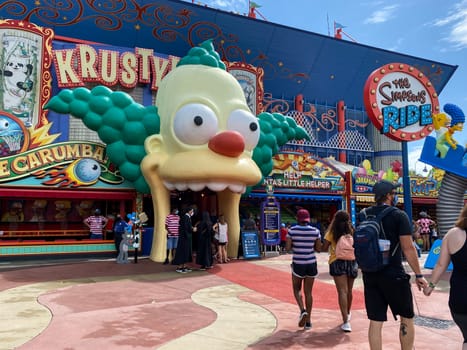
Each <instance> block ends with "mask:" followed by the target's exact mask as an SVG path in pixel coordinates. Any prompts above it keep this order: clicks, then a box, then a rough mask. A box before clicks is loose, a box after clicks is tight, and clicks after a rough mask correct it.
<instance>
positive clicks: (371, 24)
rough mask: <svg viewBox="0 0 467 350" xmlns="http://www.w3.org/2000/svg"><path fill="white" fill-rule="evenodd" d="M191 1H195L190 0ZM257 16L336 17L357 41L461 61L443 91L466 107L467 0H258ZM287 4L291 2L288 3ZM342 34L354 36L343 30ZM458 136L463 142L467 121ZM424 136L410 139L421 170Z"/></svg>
mask: <svg viewBox="0 0 467 350" xmlns="http://www.w3.org/2000/svg"><path fill="white" fill-rule="evenodd" d="M187 2H191V1H190V0H189V1H187ZM195 3H197V4H203V5H208V6H210V7H213V8H217V9H221V10H226V11H232V12H236V13H239V14H247V13H248V3H249V2H248V0H203V1H195ZM255 3H257V4H258V5H260V6H261V7H259V8H258V11H259V14H260V15H257V18H258V19H259V20H263V19H262V18H261V15H262V16H263V17H264V18H265V20H267V21H268V22H272V23H279V24H282V25H286V26H290V27H295V28H299V29H303V30H306V31H310V32H314V33H319V34H324V35H327V34H328V33H329V34H330V35H333V23H334V21H335V22H338V23H340V24H342V25H344V26H345V28H344V32H345V33H347V34H348V35H349V36H350V37H351V38H353V39H354V40H355V41H356V42H358V43H361V44H365V45H370V46H373V47H378V48H382V49H386V50H391V51H396V52H400V53H403V54H407V55H412V56H417V57H422V58H425V59H429V60H433V61H438V62H442V63H447V64H451V65H457V66H459V67H458V68H457V70H456V72H455V73H454V75H453V77H452V78H451V80H450V81H449V82H448V84H447V85H446V86H445V88H444V89H443V91H442V92H441V93H440V96H439V103H440V106H441V107H442V106H443V105H444V104H445V103H454V104H456V105H458V106H459V107H460V108H461V109H462V110H463V111H464V113H467V0H444V1H439V0H405V1H393V2H387V1H369V0H363V1H348V0H328V1H317V0H287V1H283V0H255ZM285 4H287V5H285ZM343 39H344V40H351V39H350V38H348V37H346V36H345V35H344V37H343ZM454 138H455V139H456V140H457V141H458V142H459V143H460V144H462V145H464V146H465V144H466V142H467V125H466V126H465V127H464V130H463V132H462V133H456V134H454ZM422 147H423V141H421V142H420V141H419V142H411V143H409V152H410V155H409V167H410V168H411V169H413V168H414V167H415V166H416V168H417V171H421V169H423V167H424V164H423V163H421V162H417V159H418V156H419V154H420V151H421V148H422Z"/></svg>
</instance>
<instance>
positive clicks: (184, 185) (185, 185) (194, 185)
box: [164, 181, 246, 194]
mask: <svg viewBox="0 0 467 350" xmlns="http://www.w3.org/2000/svg"><path fill="white" fill-rule="evenodd" d="M164 185H165V187H166V188H167V189H168V190H170V191H172V190H178V191H186V190H192V191H195V192H197V191H201V190H203V189H204V188H206V187H207V188H208V189H210V190H211V191H214V192H220V191H224V190H225V189H229V190H230V191H231V192H233V193H240V194H242V193H244V192H245V190H246V185H245V184H241V183H225V182H215V181H210V182H183V181H180V182H175V183H173V182H167V181H164Z"/></svg>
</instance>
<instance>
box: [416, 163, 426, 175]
mask: <svg viewBox="0 0 467 350" xmlns="http://www.w3.org/2000/svg"><path fill="white" fill-rule="evenodd" d="M418 162H421V161H420V160H417V161H416V162H415V169H414V170H415V174H416V175H418V171H417V164H418ZM421 163H423V162H421ZM423 164H424V167H423V169H422V170H421V171H422V172H423V176H426V175H427V173H428V168H427V166H426V163H423Z"/></svg>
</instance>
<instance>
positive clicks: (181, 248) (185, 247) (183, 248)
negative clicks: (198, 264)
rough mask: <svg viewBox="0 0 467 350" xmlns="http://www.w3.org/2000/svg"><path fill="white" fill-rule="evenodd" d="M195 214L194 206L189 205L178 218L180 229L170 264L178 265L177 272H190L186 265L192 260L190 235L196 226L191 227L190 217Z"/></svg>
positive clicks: (191, 235)
mask: <svg viewBox="0 0 467 350" xmlns="http://www.w3.org/2000/svg"><path fill="white" fill-rule="evenodd" d="M194 214H195V208H194V207H193V206H189V207H188V208H187V210H186V213H185V214H184V215H183V216H182V217H181V218H180V229H179V236H178V245H177V250H176V251H175V257H174V259H173V261H172V264H174V265H178V268H177V269H176V270H175V271H176V272H178V273H187V272H191V269H190V268H189V267H188V266H187V265H186V264H187V263H190V262H192V261H193V252H192V242H191V241H192V237H193V232H195V231H196V227H193V225H192V223H191V218H192V216H193V215H194Z"/></svg>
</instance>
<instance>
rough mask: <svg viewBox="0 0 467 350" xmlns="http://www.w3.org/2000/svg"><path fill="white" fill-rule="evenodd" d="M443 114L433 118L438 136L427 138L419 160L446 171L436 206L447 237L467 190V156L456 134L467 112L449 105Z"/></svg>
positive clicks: (440, 227)
mask: <svg viewBox="0 0 467 350" xmlns="http://www.w3.org/2000/svg"><path fill="white" fill-rule="evenodd" d="M443 110H444V112H445V113H446V114H447V115H446V114H444V113H439V114H436V115H434V116H433V121H434V123H433V125H434V127H435V131H436V137H433V136H428V137H427V138H426V139H425V143H424V145H423V150H422V153H421V155H420V160H421V161H422V162H424V163H427V164H430V165H432V166H434V167H437V168H440V169H443V170H445V174H444V177H443V180H442V183H441V187H440V190H439V201H438V204H437V206H436V210H437V217H438V227H439V232H440V233H441V234H442V235H443V234H445V233H446V232H447V231H448V230H449V229H450V228H451V227H452V226H453V225H454V222H455V221H456V219H457V217H458V216H459V212H460V211H461V209H462V208H463V206H464V195H465V192H466V191H467V153H466V148H465V147H462V145H460V144H458V142H457V141H456V139H455V138H454V133H455V132H456V131H457V132H459V131H462V129H463V127H464V122H465V114H464V112H463V111H462V110H461V109H460V108H459V107H458V106H456V105H454V104H451V103H448V104H446V105H444V107H443Z"/></svg>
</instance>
